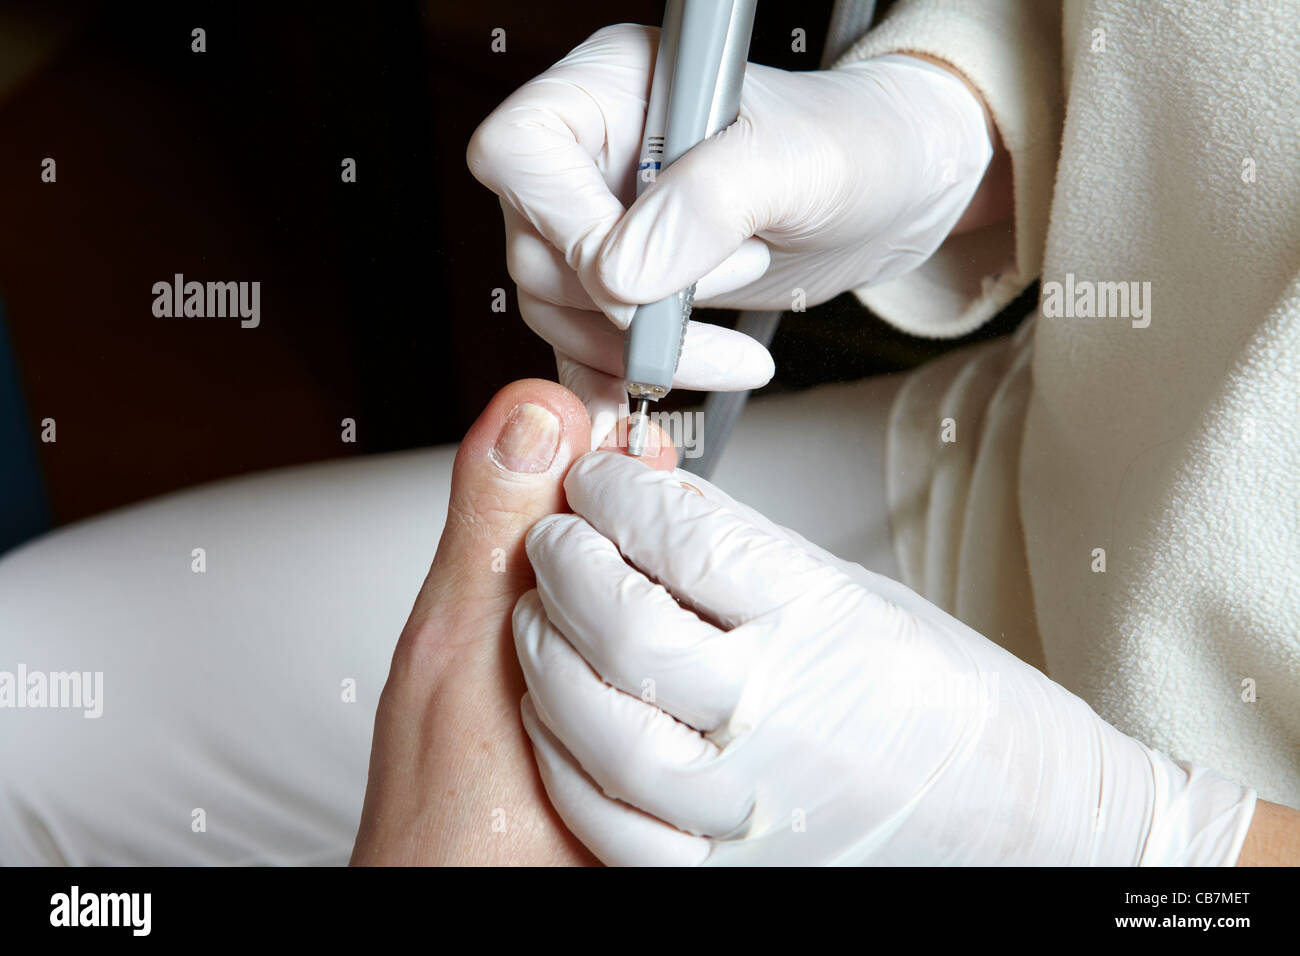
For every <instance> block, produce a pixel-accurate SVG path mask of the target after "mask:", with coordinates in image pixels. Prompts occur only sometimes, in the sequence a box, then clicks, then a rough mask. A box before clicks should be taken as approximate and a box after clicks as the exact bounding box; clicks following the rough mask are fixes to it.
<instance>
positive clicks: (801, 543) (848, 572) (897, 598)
mask: <svg viewBox="0 0 1300 956" xmlns="http://www.w3.org/2000/svg"><path fill="white" fill-rule="evenodd" d="M675 474H676V476H677V478H678V479H679V480H680V481H682V482H683V483H686V484H689V485H690V486H691V487H693V488H695V489H696V491H698V492H699V493H700V495H701V496H702V497H704V498H706V499H708V500H709V501H712V502H714V503H716V504H718V505H719V506H721V507H723V508H726V509H728V510H730V511H732V512H734V513H735V514H738V515H741V516H742V517H744V518H746V519H747V520H748V521H750V522H752V523H753V524H754V525H755V526H756V527H759V528H762V529H763V530H765V531H767V533H768V534H771V535H773V536H775V537H778V538H783V539H785V540H786V541H789V542H790V544H791V545H793V546H794V547H796V548H798V549H799V550H801V551H803V552H804V553H805V554H808V555H810V556H812V557H813V558H814V559H816V560H818V561H822V562H824V563H825V564H827V565H828V566H830V567H834V568H838V569H839V570H840V572H841V573H843V574H844V575H845V576H847V577H849V578H851V579H852V580H853V581H855V582H857V583H858V584H859V585H860V586H861V587H863V588H865V589H866V590H868V591H871V592H872V593H873V594H876V595H878V596H879V597H882V598H884V599H886V600H887V601H891V602H893V603H894V604H897V605H898V606H899V607H901V608H904V609H906V610H908V611H910V612H912V613H914V614H924V609H925V608H926V607H927V606H928V605H929V602H928V601H926V600H925V598H923V597H921V596H920V595H919V594H917V593H916V592H915V591H913V590H912V589H911V588H909V587H908V586H907V585H906V584H903V583H902V582H901V581H895V580H894V579H893V578H890V577H886V576H885V575H883V574H877V573H876V572H875V571H872V570H871V569H870V568H865V567H863V566H862V565H860V564H854V563H853V562H851V561H845V560H844V559H843V558H841V557H838V556H837V555H834V554H831V552H829V551H827V550H826V549H825V548H823V547H821V546H820V545H817V544H813V543H812V542H811V541H809V540H808V539H807V538H805V537H804V536H803V535H801V534H800V533H799V532H797V531H794V530H792V529H790V528H787V527H785V526H784V525H779V524H777V523H776V522H775V521H773V520H772V519H771V518H768V517H767V516H766V515H764V514H761V513H759V512H757V511H755V510H754V509H753V508H751V507H749V505H747V504H745V503H743V502H740V501H737V500H736V499H735V498H733V497H731V495H729V494H727V493H726V492H725V491H723V490H722V489H721V488H719V487H718V486H717V485H715V484H713V483H712V482H710V481H707V480H706V479H704V478H701V477H699V476H698V475H695V474H693V473H691V472H689V471H683V470H682V469H680V468H679V469H677V471H676V473H675Z"/></svg>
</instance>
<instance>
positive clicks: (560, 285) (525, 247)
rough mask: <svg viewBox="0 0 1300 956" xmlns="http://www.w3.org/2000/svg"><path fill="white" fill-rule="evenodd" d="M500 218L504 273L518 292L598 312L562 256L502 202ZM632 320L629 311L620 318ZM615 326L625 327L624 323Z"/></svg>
mask: <svg viewBox="0 0 1300 956" xmlns="http://www.w3.org/2000/svg"><path fill="white" fill-rule="evenodd" d="M501 216H502V218H503V219H504V220H505V224H506V270H507V271H508V272H509V273H510V278H512V279H514V280H515V284H516V285H518V286H519V288H520V289H521V290H523V291H525V292H527V293H528V294H529V295H532V296H534V297H535V298H538V299H541V300H542V301H543V302H549V303H550V304H551V305H562V306H566V307H568V308H572V309H584V310H586V311H588V312H598V311H600V307H599V306H598V305H596V303H595V302H594V301H592V298H591V296H590V295H589V294H588V293H587V290H586V288H585V287H584V286H583V284H582V282H581V280H579V278H578V274H577V273H576V272H574V271H573V269H572V268H571V267H570V266H569V264H568V263H567V262H565V261H564V255H563V253H561V252H560V250H559V249H557V248H555V246H553V245H551V244H550V242H548V241H547V240H546V237H545V236H543V235H542V234H541V233H540V232H538V231H537V227H536V226H534V225H533V224H532V223H531V222H529V221H528V220H527V219H525V218H524V217H523V216H522V215H520V214H519V211H518V210H516V209H515V208H514V207H513V206H511V205H510V203H508V202H507V201H506V200H504V199H503V200H501ZM629 305H630V303H629ZM631 317H632V313H631V311H630V310H629V311H628V313H627V315H626V316H623V317H621V318H623V319H626V320H630V319H631ZM616 324H619V325H620V327H626V324H627V322H626V321H623V322H621V323H616Z"/></svg>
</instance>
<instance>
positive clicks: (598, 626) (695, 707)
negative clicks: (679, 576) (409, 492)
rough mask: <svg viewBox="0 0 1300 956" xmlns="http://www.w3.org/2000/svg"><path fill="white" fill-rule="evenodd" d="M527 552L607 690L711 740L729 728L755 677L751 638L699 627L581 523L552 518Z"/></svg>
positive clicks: (555, 614)
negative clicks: (746, 683) (748, 678)
mask: <svg viewBox="0 0 1300 956" xmlns="http://www.w3.org/2000/svg"><path fill="white" fill-rule="evenodd" d="M525 548H526V550H527V552H528V560H529V562H530V563H531V564H532V566H533V571H534V572H535V574H536V576H537V592H538V595H539V597H540V598H541V602H542V605H543V607H545V609H546V616H547V618H548V619H549V620H550V622H551V623H552V624H553V625H554V626H555V627H557V628H559V630H560V633H562V634H563V635H564V636H565V637H566V638H568V640H569V643H570V644H571V645H573V647H574V649H575V650H577V651H578V653H579V654H581V655H582V656H583V658H584V659H585V660H586V661H587V663H588V664H590V665H591V666H592V668H594V669H595V671H596V673H598V674H599V675H600V676H601V678H602V679H604V681H605V683H607V684H610V685H612V686H613V687H616V688H618V689H619V690H622V691H625V692H626V693H628V694H631V695H633V696H634V697H640V698H641V699H642V700H647V701H648V702H650V703H654V704H655V705H657V706H658V707H659V709H660V710H664V711H667V712H668V713H670V714H672V715H673V716H674V717H676V718H677V719H678V720H680V721H682V722H684V723H687V724H689V725H690V726H692V727H694V728H696V729H697V730H702V731H705V732H706V733H707V732H709V731H712V730H716V729H717V728H718V727H720V726H721V725H722V724H723V723H725V722H726V720H727V718H728V716H729V715H730V714H731V712H732V711H733V710H734V709H735V706H736V701H737V699H738V698H739V697H740V691H741V688H742V687H743V686H744V675H745V674H746V673H747V672H748V670H749V658H750V649H749V648H748V647H747V646H746V645H745V641H744V638H745V636H746V635H745V634H744V632H742V631H731V632H728V631H722V630H719V629H718V628H716V627H714V626H713V625H712V624H709V623H707V622H706V621H702V620H700V619H699V618H698V617H697V616H696V615H695V614H693V613H692V612H691V611H688V610H686V609H685V608H683V607H682V606H681V605H680V604H678V603H677V602H676V601H675V600H673V597H672V595H670V594H669V593H668V592H667V591H666V590H665V589H664V588H663V587H662V586H661V585H658V584H655V583H654V582H653V581H650V580H649V579H647V578H646V576H645V575H644V574H642V573H641V572H640V571H637V570H636V569H635V568H632V567H629V566H628V564H627V562H626V561H624V560H623V556H622V555H621V554H619V553H618V549H617V548H616V547H614V545H613V543H611V542H610V541H609V539H608V538H605V537H603V536H602V535H600V534H599V533H598V532H597V531H596V530H595V529H594V528H592V527H591V525H589V524H588V523H587V522H586V521H584V520H583V519H582V518H580V517H578V516H577V515H550V516H548V517H546V518H543V519H542V520H541V521H539V522H537V524H535V525H534V526H533V528H532V530H530V531H529V533H528V537H527V538H526V539H525Z"/></svg>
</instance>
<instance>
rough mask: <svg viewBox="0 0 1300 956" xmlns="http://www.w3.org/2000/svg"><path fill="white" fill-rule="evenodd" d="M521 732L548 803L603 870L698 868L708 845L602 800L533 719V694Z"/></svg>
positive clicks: (523, 706) (523, 708)
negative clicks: (529, 743)
mask: <svg viewBox="0 0 1300 956" xmlns="http://www.w3.org/2000/svg"><path fill="white" fill-rule="evenodd" d="M519 715H520V717H521V718H523V722H524V730H525V731H527V733H528V738H529V739H530V740H531V741H532V742H533V756H534V757H535V758H536V760H537V769H538V771H539V772H540V773H541V776H542V785H543V786H545V787H546V794H547V796H549V797H550V798H551V804H552V805H553V806H554V807H555V811H556V812H557V813H558V814H559V815H560V819H561V820H563V821H564V825H565V826H567V827H568V828H569V829H570V830H571V831H573V834H574V835H575V836H576V837H577V838H578V839H579V840H581V841H582V843H583V845H584V846H585V847H586V848H587V849H588V850H590V851H591V852H592V853H594V854H595V855H596V857H597V859H599V860H600V862H602V863H604V864H605V865H606V866H697V865H699V864H700V863H702V862H704V860H705V859H707V858H708V856H709V841H708V840H707V839H705V838H704V837H698V836H692V835H691V834H689V833H683V832H682V831H681V830H678V829H677V828H676V827H671V826H669V825H668V824H666V823H664V822H663V821H662V820H656V819H655V818H654V817H652V816H650V815H649V814H648V813H643V812H642V811H640V810H638V809H636V808H635V807H632V806H628V804H626V803H623V802H622V801H620V800H615V799H613V798H611V797H607V796H605V794H603V793H601V792H600V788H599V787H597V786H596V784H595V783H594V782H593V781H592V779H591V778H590V777H589V776H587V775H586V774H585V773H584V772H583V770H582V768H581V767H579V766H578V762H577V761H576V760H574V759H573V755H572V754H570V753H569V751H568V750H566V749H565V747H564V744H562V743H560V741H559V739H558V738H557V737H556V736H555V735H554V734H553V733H551V732H550V730H548V729H547V727H546V725H545V724H543V723H542V721H541V718H539V717H538V716H537V708H536V706H535V705H534V704H533V699H532V695H531V694H524V697H523V700H521V701H520V702H519Z"/></svg>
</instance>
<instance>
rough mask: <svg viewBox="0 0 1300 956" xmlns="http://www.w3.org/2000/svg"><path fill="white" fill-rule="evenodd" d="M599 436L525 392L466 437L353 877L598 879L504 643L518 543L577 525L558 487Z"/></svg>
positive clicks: (560, 401)
mask: <svg viewBox="0 0 1300 956" xmlns="http://www.w3.org/2000/svg"><path fill="white" fill-rule="evenodd" d="M590 428H591V426H590V422H589V421H588V418H587V412H586V409H584V408H583V406H582V403H581V402H580V401H579V400H578V399H577V397H576V396H574V395H573V393H571V392H569V391H568V390H566V389H564V388H563V387H561V386H559V385H557V384H555V383H554V382H545V381H540V380H537V379H528V380H525V381H522V382H515V383H513V384H512V385H508V386H506V387H505V388H504V389H502V390H501V391H500V392H498V393H497V395H496V396H495V397H494V398H493V399H492V401H491V402H490V403H489V404H488V407H487V408H486V409H485V410H484V412H483V414H482V415H481V416H479V419H478V421H476V422H475V423H474V425H473V427H472V428H471V429H470V431H469V434H467V435H466V436H465V440H464V442H462V444H461V446H460V449H459V451H458V452H457V455H456V464H455V468H454V470H453V472H452V486H451V500H450V503H449V505H448V511H447V523H446V526H445V528H444V530H443V533H442V540H441V541H440V542H439V544H438V551H437V554H436V556H435V557H434V559H433V566H432V567H431V568H430V569H429V574H428V576H427V577H426V578H425V581H424V584H423V586H422V587H421V589H420V593H419V595H418V596H417V597H416V599H415V606H414V609H413V610H412V612H411V617H410V619H409V620H408V621H407V624H406V627H405V628H404V629H403V631H402V635H401V637H400V638H399V640H398V643H397V649H396V651H395V652H394V655H393V663H392V668H391V670H390V672H389V676H388V682H387V684H386V685H385V686H384V692H383V695H382V696H381V698H380V701H379V707H378V713H377V715H376V718H375V736H374V742H373V746H372V748H371V754H370V778H369V783H368V784H367V787H366V800H365V807H364V809H363V811H362V817H361V827H360V829H359V831H358V833H357V840H356V845H355V847H354V848H353V854H352V863H353V864H354V865H383V864H398V865H401V864H406V865H492V864H497V865H501V864H512V865H525V866H545V865H579V864H595V863H596V860H595V858H594V857H592V856H591V854H589V853H588V852H587V850H586V849H585V848H584V847H583V846H582V844H580V843H579V842H578V840H577V839H576V838H575V837H574V836H573V835H572V834H571V833H569V831H568V830H567V829H566V828H565V826H564V824H563V823H561V822H560V819H559V817H558V816H557V815H556V813H555V811H554V810H553V809H552V807H551V804H550V801H549V800H548V799H547V797H546V791H545V789H544V788H543V786H542V782H541V778H540V776H539V775H538V772H537V767H536V763H535V762H534V759H533V754H532V748H531V745H530V744H529V741H528V737H527V736H526V735H525V733H524V729H523V725H522V723H521V722H520V717H519V700H520V698H521V697H522V696H523V694H524V691H525V686H524V680H523V675H522V674H521V673H520V671H519V665H518V662H517V661H516V660H515V654H514V644H513V641H512V638H511V633H510V616H511V612H512V611H513V609H514V605H515V602H516V601H517V600H518V599H519V597H520V595H522V594H523V593H524V592H525V591H527V590H529V589H530V588H531V587H533V574H532V569H531V568H530V567H529V565H528V559H527V557H526V556H525V554H524V545H523V542H524V536H525V535H526V534H527V533H528V529H529V528H531V527H532V526H533V524H534V523H535V522H536V521H537V520H538V519H539V518H541V517H543V516H544V515H548V514H554V513H555V512H558V511H567V510H568V508H567V506H566V504H565V501H564V488H563V484H562V483H563V479H564V475H565V473H566V472H567V471H568V469H569V466H570V465H571V464H572V463H573V462H574V461H575V460H576V459H577V458H578V457H580V456H581V455H582V454H583V453H584V452H586V450H587V447H588V442H589V440H590V436H591V431H590ZM660 447H661V448H662V451H660V452H659V453H658V454H651V455H648V456H647V457H646V458H645V459H644V460H645V461H646V463H647V464H648V465H650V467H654V468H666V469H671V468H673V467H674V465H675V463H676V455H675V452H674V450H673V448H672V445H671V444H670V443H668V442H666V441H663V442H661V443H660ZM651 450H653V446H652V449H651Z"/></svg>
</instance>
